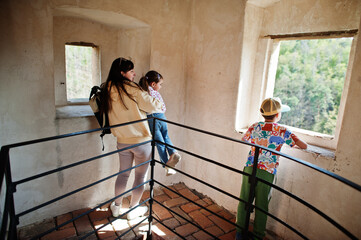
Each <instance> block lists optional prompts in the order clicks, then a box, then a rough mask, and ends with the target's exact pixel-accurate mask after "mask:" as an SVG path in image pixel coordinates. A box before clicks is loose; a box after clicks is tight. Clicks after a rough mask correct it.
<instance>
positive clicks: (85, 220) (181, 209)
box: [19, 183, 236, 240]
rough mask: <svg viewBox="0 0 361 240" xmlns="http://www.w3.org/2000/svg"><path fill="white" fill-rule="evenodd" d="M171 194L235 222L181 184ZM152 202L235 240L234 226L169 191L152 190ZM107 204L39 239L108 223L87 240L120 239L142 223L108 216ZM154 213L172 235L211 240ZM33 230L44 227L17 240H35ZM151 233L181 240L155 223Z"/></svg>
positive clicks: (135, 235) (158, 238)
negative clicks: (153, 199) (154, 201)
mask: <svg viewBox="0 0 361 240" xmlns="http://www.w3.org/2000/svg"><path fill="white" fill-rule="evenodd" d="M170 188H171V189H173V190H174V191H176V192H178V193H180V194H182V195H184V196H185V197H187V198H189V199H191V200H193V201H195V202H196V203H198V204H200V205H201V206H204V207H206V208H207V209H209V210H211V211H212V212H215V213H217V214H218V215H220V216H222V217H224V218H226V219H227V220H229V221H231V222H234V221H235V216H234V215H233V214H232V213H230V212H229V211H227V210H226V209H224V208H222V207H220V206H218V205H217V204H215V203H214V202H213V201H212V200H211V199H209V198H208V197H204V196H202V195H201V194H199V193H197V192H196V191H194V190H191V189H189V188H188V187H187V186H185V185H184V184H183V183H178V184H175V185H172V186H171V187H170ZM148 197H149V191H146V192H145V193H144V195H143V197H142V199H146V198H148ZM154 198H155V199H156V200H157V201H159V202H160V203H162V204H164V205H165V206H167V207H169V208H170V209H171V210H173V211H174V212H176V213H178V214H180V215H181V216H182V217H184V218H186V219H187V220H189V221H192V222H193V223H194V224H196V225H198V226H200V227H201V228H203V229H205V230H206V231H208V232H209V233H211V234H213V235H214V236H216V237H218V238H219V239H222V240H227V239H232V240H234V239H235V234H236V233H235V226H234V225H232V224H231V223H229V222H227V221H224V220H222V219H220V218H219V217H217V216H215V215H213V214H212V213H210V212H208V211H206V210H204V209H201V208H200V207H199V206H197V205H196V204H193V203H190V202H188V201H187V200H185V199H184V198H182V197H180V195H178V194H176V193H174V192H172V191H169V190H168V189H165V188H155V189H154ZM129 200H130V197H127V198H124V200H123V206H127V205H129ZM108 207H109V204H108V205H107V206H105V207H103V208H102V209H97V210H95V211H93V212H91V213H90V214H88V215H85V216H83V217H81V218H80V219H77V220H76V221H75V222H74V224H73V223H70V224H67V225H66V226H63V227H62V228H60V229H59V230H57V231H53V232H52V233H50V234H48V235H46V236H45V237H42V238H41V240H45V239H55V240H56V239H77V238H78V237H79V236H84V235H85V234H87V233H89V232H92V231H93V230H94V229H96V228H99V227H100V226H102V225H103V224H106V223H110V222H111V221H113V220H115V221H113V222H112V223H111V224H108V225H107V226H105V227H104V228H102V229H101V230H100V231H98V232H97V233H96V234H93V235H91V236H89V237H87V238H86V239H87V240H88V239H106V240H108V239H115V238H117V237H119V236H120V235H121V234H123V233H125V232H126V231H127V230H129V229H130V226H134V225H136V223H137V222H139V221H141V220H142V219H136V220H132V221H127V220H126V218H124V219H114V218H113V217H112V216H111V212H110V210H109V209H108ZM87 210H89V209H88V208H86V209H80V210H76V211H73V212H71V213H66V214H63V215H60V216H57V217H55V218H54V219H53V220H49V221H48V222H49V223H48V225H47V226H49V227H48V229H49V228H51V226H52V225H53V227H55V225H56V226H58V225H59V224H61V223H64V222H66V221H68V220H70V219H71V218H72V217H76V216H78V215H79V214H81V213H83V212H85V211H87ZM153 213H154V217H155V218H157V219H159V220H160V221H161V222H162V223H163V224H164V225H166V226H167V227H169V228H171V229H173V231H175V232H177V233H178V234H180V235H182V236H183V237H185V238H186V239H187V240H208V239H213V237H211V236H210V235H208V234H207V233H205V232H204V231H202V230H200V229H199V228H197V227H196V226H194V225H192V224H191V223H188V222H187V221H186V220H184V219H183V218H181V217H179V216H178V215H177V214H175V213H173V212H172V211H169V210H167V209H166V208H164V207H163V206H161V205H159V204H157V203H155V204H154V205H153ZM36 227H38V228H39V229H42V231H45V230H46V229H45V230H44V224H43V225H42V226H36V225H35V226H34V227H33V229H31V228H26V230H25V228H23V229H20V230H19V232H20V234H19V239H20V240H25V239H28V238H30V237H34V236H36V235H37V234H39V233H41V232H39V231H36ZM153 228H154V230H153V232H154V233H155V234H154V237H153V239H154V240H178V239H181V238H180V237H179V236H177V235H176V234H175V233H173V232H171V231H170V230H169V229H167V228H166V227H164V226H163V225H162V224H160V223H158V222H157V221H156V220H154V221H153ZM34 229H35V230H34ZM147 229H148V223H147V222H146V223H142V224H141V225H140V226H138V227H137V228H135V229H133V230H131V231H129V232H128V233H127V234H125V235H124V236H122V237H121V239H124V240H134V239H137V240H140V239H143V235H144V234H145V233H146V231H147Z"/></svg>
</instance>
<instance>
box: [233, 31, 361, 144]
mask: <svg viewBox="0 0 361 240" xmlns="http://www.w3.org/2000/svg"><path fill="white" fill-rule="evenodd" d="M357 32H358V30H357V29H353V30H346V31H332V32H317V33H297V34H284V35H266V36H263V37H260V39H259V43H258V47H257V52H256V55H257V59H255V62H256V63H255V66H254V69H253V76H252V78H250V79H248V81H250V82H249V83H247V82H246V84H244V83H243V85H242V84H240V88H239V90H240V91H241V88H242V86H245V85H250V86H252V89H251V92H252V94H250V95H244V93H243V95H242V93H240V92H239V94H240V96H239V99H245V98H246V97H247V96H248V97H251V100H250V102H249V103H246V102H244V101H242V102H239V103H238V107H237V117H236V121H238V120H239V118H240V117H243V116H244V115H245V114H244V113H245V110H243V111H242V110H241V111H240V108H244V109H249V111H250V112H249V113H250V114H248V115H247V120H243V122H247V123H248V126H244V123H243V126H242V125H237V123H236V131H238V132H240V133H244V132H245V131H246V130H247V128H248V127H249V125H250V124H252V123H253V122H254V120H256V121H262V120H263V118H262V116H261V115H260V114H259V111H257V109H259V106H260V104H261V102H262V100H263V99H265V98H267V97H272V96H273V92H274V85H275V77H276V71H277V64H278V56H279V45H280V44H279V43H280V41H282V40H311V39H322V38H344V37H352V38H353V40H352V44H351V50H350V55H349V61H348V66H347V71H346V76H345V81H344V86H343V92H342V95H341V102H340V106H339V112H338V115H337V123H336V128H335V135H334V136H331V135H326V134H322V133H318V132H313V131H309V130H305V129H300V128H296V127H292V126H287V127H289V128H290V130H291V131H293V132H294V133H295V134H296V135H297V136H299V137H300V138H301V139H303V140H305V141H306V142H307V143H309V144H311V145H314V146H318V147H321V148H327V149H331V150H336V147H337V143H338V139H339V134H340V129H341V125H342V121H343V115H344V108H345V103H346V101H347V95H348V86H349V83H350V77H351V70H352V66H353V59H354V56H355V48H356V39H357V35H356V34H357ZM261 68H262V69H261ZM258 77H260V78H261V79H258ZM255 93H257V94H255ZM245 104H246V105H247V104H248V107H247V106H246V107H245V106H244V105H245ZM238 111H240V112H238Z"/></svg>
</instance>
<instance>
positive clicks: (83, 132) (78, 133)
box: [3, 118, 147, 148]
mask: <svg viewBox="0 0 361 240" xmlns="http://www.w3.org/2000/svg"><path fill="white" fill-rule="evenodd" d="M143 121H147V118H144V119H140V120H136V121H131V122H126V123H121V124H117V125H113V126H109V127H104V128H96V129H91V130H86V131H80V132H74V133H68V134H62V135H58V136H53V137H46V138H39V139H34V140H30V141H24V142H18V143H14V144H9V145H5V146H3V147H6V148H16V147H21V146H26V145H31V144H35V143H41V142H48V141H52V140H57V139H63V138H68V137H73V136H78V135H83V134H87V133H92V132H98V131H103V130H106V129H111V128H116V127H121V126H126V125H130V124H134V123H138V122H143Z"/></svg>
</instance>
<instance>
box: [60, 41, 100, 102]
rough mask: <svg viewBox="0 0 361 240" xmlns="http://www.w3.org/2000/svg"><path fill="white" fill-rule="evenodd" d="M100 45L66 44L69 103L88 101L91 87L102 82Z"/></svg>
mask: <svg viewBox="0 0 361 240" xmlns="http://www.w3.org/2000/svg"><path fill="white" fill-rule="evenodd" d="M99 69H100V68H99V51H98V47H97V46H95V45H93V44H91V43H67V44H66V45H65V72H66V96H67V102H68V103H81V102H88V99H89V92H90V89H91V88H92V87H93V86H94V85H99V84H100V71H99Z"/></svg>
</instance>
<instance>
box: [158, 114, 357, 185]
mask: <svg viewBox="0 0 361 240" xmlns="http://www.w3.org/2000/svg"><path fill="white" fill-rule="evenodd" d="M155 119H157V120H160V121H164V122H167V123H170V124H173V125H176V126H179V127H183V128H186V129H190V130H193V131H196V132H200V133H204V134H207V135H211V136H214V137H218V138H222V139H225V140H229V141H232V142H238V143H242V144H245V145H248V146H251V147H259V148H262V149H264V150H266V151H269V152H272V153H275V154H277V155H279V156H282V157H284V158H287V159H289V160H291V161H294V162H297V163H299V164H301V165H304V166H306V167H309V168H312V169H314V170H316V171H318V172H321V173H323V174H325V175H328V176H330V177H332V178H334V179H336V180H338V181H340V182H342V183H344V184H346V185H348V186H350V187H352V188H354V189H356V190H358V191H359V192H361V185H358V184H356V183H354V182H352V181H350V180H348V179H346V178H344V177H341V176H339V175H337V174H335V173H332V172H329V171H327V170H325V169H323V168H321V167H318V166H316V165H314V164H312V163H308V162H306V161H303V160H300V159H297V158H294V157H291V156H288V155H286V154H284V153H281V152H278V151H276V150H275V149H271V148H266V147H264V146H261V145H257V144H253V143H248V142H245V141H241V140H238V139H234V138H230V137H226V136H222V135H220V134H216V133H212V132H208V131H204V130H201V129H197V128H193V127H189V126H186V125H183V124H179V123H176V122H172V121H169V120H165V119H160V118H155ZM165 145H166V144H165ZM168 146H169V145H168ZM172 147H173V148H175V149H177V150H180V151H182V152H185V151H184V150H182V149H180V148H176V147H174V146H172Z"/></svg>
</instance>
